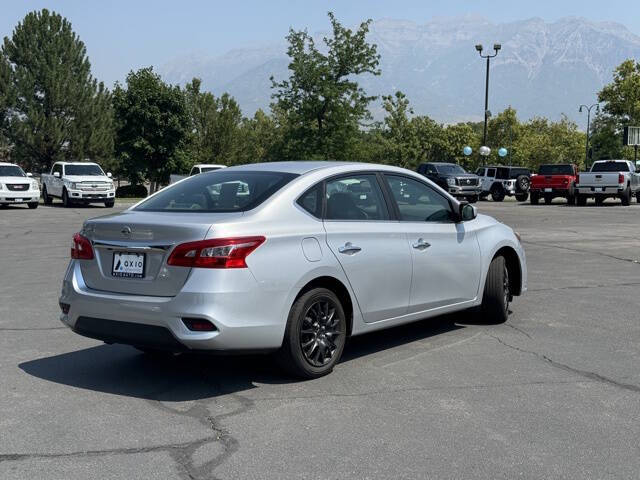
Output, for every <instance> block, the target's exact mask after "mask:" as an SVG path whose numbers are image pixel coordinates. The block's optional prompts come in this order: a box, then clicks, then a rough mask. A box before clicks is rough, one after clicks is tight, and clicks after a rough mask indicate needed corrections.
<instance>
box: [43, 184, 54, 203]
mask: <svg viewBox="0 0 640 480" xmlns="http://www.w3.org/2000/svg"><path fill="white" fill-rule="evenodd" d="M42 201H43V202H44V204H45V205H51V204H52V203H53V198H51V197H50V196H49V193H47V187H42Z"/></svg>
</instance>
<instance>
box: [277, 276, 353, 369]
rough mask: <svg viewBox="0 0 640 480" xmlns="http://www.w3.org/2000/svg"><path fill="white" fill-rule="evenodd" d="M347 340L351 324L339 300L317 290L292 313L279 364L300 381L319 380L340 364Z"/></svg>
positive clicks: (306, 297) (295, 305)
mask: <svg viewBox="0 0 640 480" xmlns="http://www.w3.org/2000/svg"><path fill="white" fill-rule="evenodd" d="M346 336H347V320H346V317H345V314H344V309H343V308H342V304H341V303H340V300H339V299H338V297H337V296H336V295H335V293H333V292H332V291H331V290H327V289H326V288H314V289H312V290H310V291H308V292H306V293H305V294H303V295H302V296H300V298H298V299H297V300H296V301H295V303H294V304H293V306H292V307H291V311H290V312H289V318H288V319H287V328H286V330H285V334H284V341H283V343H282V348H281V349H280V351H279V352H278V360H279V363H280V365H282V367H283V368H285V369H286V370H288V371H289V372H290V373H292V374H293V375H295V376H297V377H302V378H318V377H321V376H323V375H326V374H328V373H330V372H331V370H333V367H334V366H335V364H336V363H338V361H339V360H340V357H341V356H342V351H343V350H344V344H345V340H346Z"/></svg>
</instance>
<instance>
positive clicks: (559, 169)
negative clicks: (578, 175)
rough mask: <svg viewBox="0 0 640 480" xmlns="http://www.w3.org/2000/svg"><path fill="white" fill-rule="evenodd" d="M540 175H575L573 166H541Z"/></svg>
mask: <svg viewBox="0 0 640 480" xmlns="http://www.w3.org/2000/svg"><path fill="white" fill-rule="evenodd" d="M538 174H539V175H573V167H572V166H571V165H540V169H539V170H538Z"/></svg>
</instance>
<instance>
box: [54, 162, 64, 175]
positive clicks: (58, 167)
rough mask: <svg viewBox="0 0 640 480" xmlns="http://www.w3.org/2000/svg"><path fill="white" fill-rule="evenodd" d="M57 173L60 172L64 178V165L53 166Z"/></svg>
mask: <svg viewBox="0 0 640 480" xmlns="http://www.w3.org/2000/svg"><path fill="white" fill-rule="evenodd" d="M56 172H58V173H59V174H60V176H62V165H60V164H58V165H54V166H53V173H56Z"/></svg>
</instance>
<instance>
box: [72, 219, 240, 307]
mask: <svg viewBox="0 0 640 480" xmlns="http://www.w3.org/2000/svg"><path fill="white" fill-rule="evenodd" d="M240 216H242V213H241V212H239V213H170V212H137V211H125V212H122V213H118V214H114V215H108V216H105V217H99V218H96V219H93V220H89V221H88V222H87V223H86V224H85V227H84V229H83V234H84V235H85V236H86V237H87V238H89V240H91V243H92V245H93V250H94V259H93V260H84V261H81V269H82V276H83V278H84V281H85V283H86V285H87V286H88V287H89V288H92V289H95V290H102V291H107V292H114V293H128V294H134V295H149V296H162V297H167V296H175V295H177V294H178V293H179V292H180V289H181V288H182V286H183V285H184V283H185V282H186V281H187V278H188V277H189V273H190V271H191V269H190V268H187V267H174V266H170V265H167V258H168V256H169V254H170V252H171V251H172V249H173V247H175V246H176V245H178V244H180V243H184V242H192V241H198V240H203V239H204V238H206V236H207V233H208V232H209V230H210V229H211V228H212V226H213V227H215V225H214V224H215V223H222V222H225V221H228V220H230V219H232V218H237V217H240ZM131 261H135V262H136V263H137V262H140V261H141V262H142V263H141V264H140V265H139V266H140V270H138V269H137V267H132V269H127V268H123V267H122V265H124V264H128V263H129V262H131Z"/></svg>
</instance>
